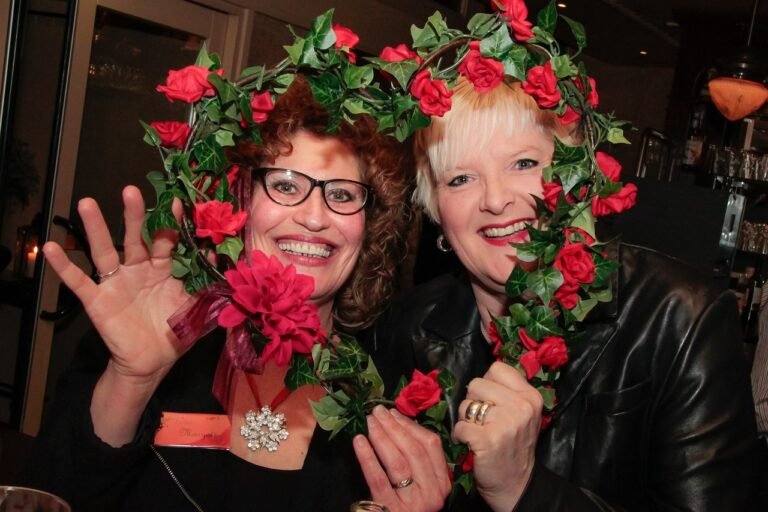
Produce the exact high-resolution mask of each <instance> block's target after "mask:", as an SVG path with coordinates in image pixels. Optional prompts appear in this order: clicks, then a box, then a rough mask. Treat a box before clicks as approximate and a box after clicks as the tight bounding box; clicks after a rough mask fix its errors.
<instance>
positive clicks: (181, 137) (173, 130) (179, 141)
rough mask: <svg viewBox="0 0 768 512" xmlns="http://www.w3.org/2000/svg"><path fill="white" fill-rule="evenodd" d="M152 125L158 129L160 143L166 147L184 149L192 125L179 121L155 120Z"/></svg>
mask: <svg viewBox="0 0 768 512" xmlns="http://www.w3.org/2000/svg"><path fill="white" fill-rule="evenodd" d="M150 126H152V128H154V129H155V130H156V131H157V135H158V137H160V144H161V145H162V146H164V147H166V148H177V149H184V145H185V144H186V143H187V138H189V133H190V132H191V131H192V127H191V126H189V125H188V124H187V123H180V122H178V121H165V122H154V123H151V124H150Z"/></svg>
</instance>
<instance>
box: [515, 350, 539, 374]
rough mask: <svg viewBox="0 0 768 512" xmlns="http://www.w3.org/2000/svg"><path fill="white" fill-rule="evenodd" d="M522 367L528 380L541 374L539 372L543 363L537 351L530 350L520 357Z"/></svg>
mask: <svg viewBox="0 0 768 512" xmlns="http://www.w3.org/2000/svg"><path fill="white" fill-rule="evenodd" d="M520 365H521V366H522V367H523V369H524V370H525V376H526V378H527V379H528V380H531V379H532V378H534V377H535V376H536V374H537V373H539V370H541V363H540V362H539V358H538V356H537V355H536V351H535V350H529V351H528V352H526V353H525V354H523V355H522V356H520Z"/></svg>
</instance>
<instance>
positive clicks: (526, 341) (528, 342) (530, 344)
mask: <svg viewBox="0 0 768 512" xmlns="http://www.w3.org/2000/svg"><path fill="white" fill-rule="evenodd" d="M517 335H518V336H519V337H520V342H521V343H522V344H523V346H524V347H525V348H527V349H528V350H536V349H537V348H538V346H539V344H538V343H537V342H536V340H534V339H533V338H531V337H530V336H529V335H528V333H527V332H525V329H523V328H522V327H521V328H520V329H519V330H518V331H517Z"/></svg>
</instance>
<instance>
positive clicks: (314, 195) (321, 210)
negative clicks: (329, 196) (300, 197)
mask: <svg viewBox="0 0 768 512" xmlns="http://www.w3.org/2000/svg"><path fill="white" fill-rule="evenodd" d="M293 209H294V210H295V211H294V214H293V218H294V220H295V221H296V223H297V224H300V225H301V226H304V227H305V228H307V229H308V230H309V231H321V230H323V229H325V228H326V227H328V225H329V222H330V213H331V212H330V210H329V209H328V206H327V205H326V204H325V200H324V199H323V191H322V189H321V188H320V187H316V188H315V189H314V190H312V192H310V193H309V197H307V198H306V199H305V200H304V202H302V203H301V204H298V205H296V206H294V207H293Z"/></svg>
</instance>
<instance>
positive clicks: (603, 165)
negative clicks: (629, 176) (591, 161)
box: [595, 151, 621, 182]
mask: <svg viewBox="0 0 768 512" xmlns="http://www.w3.org/2000/svg"><path fill="white" fill-rule="evenodd" d="M595 160H597V166H598V167H599V168H600V170H601V171H603V174H605V176H606V178H608V179H609V180H611V181H613V182H618V181H619V175H620V174H621V164H620V163H619V162H618V161H616V159H615V158H613V157H612V156H611V155H609V154H608V153H604V152H602V151H597V152H596V153H595Z"/></svg>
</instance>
